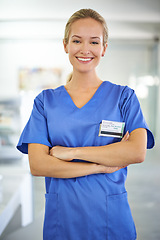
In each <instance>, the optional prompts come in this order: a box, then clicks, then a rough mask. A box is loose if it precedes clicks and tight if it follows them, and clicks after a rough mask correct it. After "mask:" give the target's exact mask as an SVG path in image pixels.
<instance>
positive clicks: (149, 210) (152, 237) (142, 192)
mask: <svg viewBox="0 0 160 240" xmlns="http://www.w3.org/2000/svg"><path fill="white" fill-rule="evenodd" d="M126 187H127V191H128V195H129V202H130V206H131V209H132V214H133V218H134V220H135V224H136V228H137V235H138V240H160V148H154V149H153V150H148V151H147V156H146V160H145V161H144V163H142V164H137V165H132V166H130V167H129V168H128V179H127V183H126ZM44 193H45V185H44V179H43V178H34V203H35V205H34V206H35V207H34V209H35V210H34V211H35V218H37V217H38V216H39V214H40V213H42V211H43V210H44V203H45V202H44Z"/></svg>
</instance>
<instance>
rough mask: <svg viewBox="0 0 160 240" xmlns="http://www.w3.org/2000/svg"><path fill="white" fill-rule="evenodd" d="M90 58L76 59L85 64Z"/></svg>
mask: <svg viewBox="0 0 160 240" xmlns="http://www.w3.org/2000/svg"><path fill="white" fill-rule="evenodd" d="M91 59H92V58H78V60H80V61H83V62H87V61H90V60H91Z"/></svg>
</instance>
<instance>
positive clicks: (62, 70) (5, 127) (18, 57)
mask: <svg viewBox="0 0 160 240" xmlns="http://www.w3.org/2000/svg"><path fill="white" fill-rule="evenodd" d="M81 8H93V9H94V10H96V11H98V12H99V13H100V14H101V15H102V16H103V17H104V18H105V19H106V21H107V24H108V29H109V42H108V48H107V52H106V55H105V57H104V58H103V59H102V61H101V63H100V65H99V66H98V68H97V73H98V75H99V76H100V78H101V79H103V80H108V81H111V82H114V83H116V84H121V85H128V86H130V87H131V88H133V89H135V91H136V94H137V96H138V98H139V101H140V104H141V107H142V110H143V113H144V116H145V119H146V121H147V123H148V125H149V127H150V129H151V131H152V132H153V134H154V136H155V140H156V146H155V148H154V149H153V150H148V152H147V157H146V161H145V162H144V163H143V164H140V165H135V166H130V167H129V174H128V181H127V189H128V192H129V196H130V197H129V200H130V203H131V208H132V212H133V215H134V219H135V223H136V227H137V232H138V239H139V240H144V239H145V240H150V239H152V240H156V239H157V240H158V239H160V230H159V222H160V217H159V215H160V187H159V184H158V182H159V180H160V177H159V170H160V163H159V156H160V155H159V152H160V151H159V146H160V0H152V1H150V0H135V1H131V0H112V1H109V0H99V1H94V0H92V1H91V0H81V1H73V0H68V1H65V0H59V1H55V0H45V1H44V0H12V1H9V0H0V239H12V240H14V236H15V239H16V240H17V239H21V238H20V236H23V238H24V237H25V233H24V232H25V231H27V233H28V232H31V234H32V235H31V238H30V239H41V238H40V235H39V237H37V234H38V233H39V234H41V231H37V229H40V230H41V229H42V219H43V210H44V204H45V203H44V193H45V189H44V178H34V177H32V176H31V175H30V173H29V166H28V160H27V156H22V155H21V154H20V153H19V152H18V151H17V150H16V148H15V146H16V144H17V141H18V138H19V135H20V132H21V130H22V129H23V127H24V125H25V123H26V121H27V120H28V118H29V115H30V112H31V109H32V105H33V99H34V97H35V96H36V95H37V94H38V93H39V92H40V91H41V90H42V89H46V88H55V87H57V86H59V85H61V84H65V83H66V79H67V76H68V74H69V73H70V72H71V71H72V68H71V65H70V63H69V60H68V56H67V55H66V54H65V52H64V50H63V34H64V28H65V24H66V22H67V20H68V18H69V17H70V16H71V15H72V14H73V12H75V11H77V10H79V9H81ZM37 219H38V221H37ZM32 222H33V223H32ZM40 226H41V227H40ZM29 229H31V230H29ZM18 234H19V235H18ZM20 234H21V235H20ZM34 234H36V235H34ZM33 236H34V238H33ZM36 237H37V238H36ZM24 239H25V238H24ZM26 239H27V238H26ZM28 239H29V238H28Z"/></svg>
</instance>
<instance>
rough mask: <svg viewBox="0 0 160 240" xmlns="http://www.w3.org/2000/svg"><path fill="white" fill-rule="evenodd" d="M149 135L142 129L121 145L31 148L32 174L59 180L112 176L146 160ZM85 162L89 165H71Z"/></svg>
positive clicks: (127, 137) (40, 145)
mask: <svg viewBox="0 0 160 240" xmlns="http://www.w3.org/2000/svg"><path fill="white" fill-rule="evenodd" d="M146 145H147V132H146V130H145V129H143V128H139V129H136V130H134V131H133V132H131V133H130V135H129V134H128V133H127V134H126V135H125V136H124V138H123V139H122V141H121V142H118V143H114V144H110V145H105V146H99V147H77V148H69V147H61V146H55V147H53V148H52V149H51V150H50V151H49V147H47V146H45V145H42V144H35V143H31V144H29V145H28V155H29V162H30V169H31V173H32V174H33V175H35V176H48V177H57V178H72V177H80V176H85V175H90V174H97V173H112V172H115V171H117V170H119V169H120V168H123V167H124V166H127V165H129V164H134V163H141V162H143V161H144V159H145V154H146ZM72 159H82V160H86V161H88V162H71V160H72Z"/></svg>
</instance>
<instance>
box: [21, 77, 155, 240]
mask: <svg viewBox="0 0 160 240" xmlns="http://www.w3.org/2000/svg"><path fill="white" fill-rule="evenodd" d="M102 120H109V121H116V122H125V129H124V132H126V131H127V130H128V131H129V132H132V131H133V130H135V129H137V128H145V129H147V148H152V147H153V146H154V137H153V134H152V133H151V131H150V130H149V128H148V126H147V124H146V122H145V119H144V117H143V114H142V111H141V108H140V104H139V101H138V99H137V97H136V95H135V92H134V90H132V89H130V88H129V87H127V86H120V85H116V84H112V83H110V82H108V81H104V82H103V83H102V84H101V85H100V87H99V88H98V89H97V91H96V92H95V94H94V95H93V97H92V98H91V99H90V101H89V102H88V103H86V104H85V105H84V106H83V107H82V108H78V107H77V106H76V105H75V104H74V102H73V101H72V99H71V97H70V95H69V94H68V92H67V91H66V89H65V87H64V86H60V87H58V88H56V89H54V90H53V89H48V90H44V91H42V92H41V93H40V94H39V95H38V96H37V97H36V98H35V100H34V106H33V110H32V113H31V116H30V119H29V121H28V123H27V125H26V126H25V128H24V130H23V132H22V134H21V137H20V140H19V143H18V145H17V148H18V149H19V150H20V151H21V152H23V153H26V154H27V153H28V143H40V144H44V145H47V146H49V147H53V146H56V145H60V146H66V147H83V146H102V145H108V144H111V143H114V142H118V141H120V140H121V139H119V138H114V137H107V136H98V135H99V127H100V124H101V122H102ZM73 161H79V160H78V159H75V160H73ZM126 176H127V168H123V169H120V170H119V171H117V172H114V173H111V174H92V175H88V176H84V177H77V178H69V179H61V178H50V177H46V178H45V181H46V195H45V196H46V206H45V220H44V233H43V234H44V236H43V237H44V240H53V239H54V240H105V239H106V240H134V239H136V230H135V225H134V221H133V219H132V215H131V211H130V207H129V204H128V200H127V192H126V189H125V180H126Z"/></svg>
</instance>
